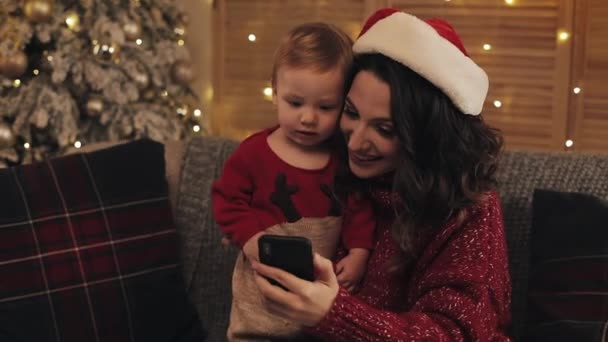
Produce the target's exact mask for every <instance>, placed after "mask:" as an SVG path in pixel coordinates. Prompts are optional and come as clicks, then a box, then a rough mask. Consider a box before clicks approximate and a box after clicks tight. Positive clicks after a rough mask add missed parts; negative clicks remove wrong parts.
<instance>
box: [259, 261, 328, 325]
mask: <svg viewBox="0 0 608 342" xmlns="http://www.w3.org/2000/svg"><path fill="white" fill-rule="evenodd" d="M252 265H253V269H254V270H255V271H256V274H255V282H256V284H257V285H258V288H259V289H260V292H261V293H262V296H263V297H264V298H265V299H266V306H267V308H268V310H269V311H270V312H272V313H274V314H276V315H279V316H283V317H286V318H287V319H289V320H291V321H294V322H296V323H299V324H301V325H303V326H307V327H312V326H315V325H317V323H319V322H320V321H321V320H322V319H323V317H325V315H327V313H328V312H329V310H330V309H331V306H332V304H333V302H334V299H336V296H337V295H338V290H339V289H340V287H339V285H338V279H337V278H336V275H335V273H334V270H333V265H332V263H331V261H329V260H328V259H325V258H323V257H322V256H320V255H318V254H316V253H315V256H314V266H315V275H316V280H315V281H314V282H310V281H307V280H304V279H300V278H298V277H296V276H294V275H293V274H291V273H288V272H285V271H283V270H281V269H278V268H274V267H270V266H267V265H264V264H261V263H259V262H252ZM264 277H268V278H272V279H274V280H276V281H277V282H279V283H280V284H281V285H283V286H284V287H285V288H286V289H288V290H289V291H285V290H283V289H282V288H280V287H278V286H274V285H272V284H270V282H268V280H267V279H265V278H264Z"/></svg>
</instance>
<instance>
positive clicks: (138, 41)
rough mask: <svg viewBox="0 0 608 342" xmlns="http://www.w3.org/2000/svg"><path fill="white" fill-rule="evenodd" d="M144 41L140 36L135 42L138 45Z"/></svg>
mask: <svg viewBox="0 0 608 342" xmlns="http://www.w3.org/2000/svg"><path fill="white" fill-rule="evenodd" d="M143 42H144V41H143V40H141V39H140V38H138V39H137V40H136V41H135V44H137V45H141V44H143Z"/></svg>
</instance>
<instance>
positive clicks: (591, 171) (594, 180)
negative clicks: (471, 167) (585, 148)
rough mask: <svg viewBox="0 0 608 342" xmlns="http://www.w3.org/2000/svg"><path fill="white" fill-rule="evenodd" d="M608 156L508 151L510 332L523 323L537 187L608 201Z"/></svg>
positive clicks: (504, 183)
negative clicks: (511, 320) (585, 194)
mask: <svg viewBox="0 0 608 342" xmlns="http://www.w3.org/2000/svg"><path fill="white" fill-rule="evenodd" d="M607 180H608V156H599V155H582V154H571V153H541V152H536V153H535V152H506V153H504V155H503V157H502V161H501V164H500V170H499V175H498V181H499V190H500V195H501V200H502V206H503V214H504V217H505V230H506V234H507V243H508V246H509V263H510V268H511V278H512V282H513V301H512V308H511V311H512V313H513V328H512V334H513V336H514V337H515V338H516V341H517V340H519V339H518V338H519V337H520V336H522V329H523V324H524V321H525V311H526V301H527V291H528V272H529V265H528V261H529V255H530V250H529V241H530V226H531V222H532V198H533V193H534V190H535V189H547V190H555V191H563V192H581V193H587V194H591V195H594V196H597V197H599V198H604V199H605V198H608V181H607Z"/></svg>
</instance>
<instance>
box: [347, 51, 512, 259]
mask: <svg viewBox="0 0 608 342" xmlns="http://www.w3.org/2000/svg"><path fill="white" fill-rule="evenodd" d="M361 71H368V72H371V73H373V74H374V75H375V76H376V77H378V78H379V79H380V80H382V81H384V82H386V83H387V84H388V85H389V86H390V91H391V94H390V98H391V104H390V106H391V117H392V121H393V125H394V130H395V132H396V134H397V136H398V140H399V143H400V146H399V155H400V157H399V158H398V165H397V167H396V170H395V173H394V176H393V182H392V190H393V191H394V192H395V193H396V194H398V195H399V197H400V200H399V201H395V202H396V203H395V208H394V211H395V213H396V220H395V223H394V226H393V227H392V233H393V237H394V238H395V240H396V241H397V242H398V244H399V246H400V248H401V250H402V252H403V254H404V255H405V256H406V257H405V258H399V259H400V261H399V264H400V265H397V266H398V268H404V267H407V266H409V264H410V263H411V261H413V260H415V259H416V258H417V257H418V253H419V248H421V246H420V244H419V243H416V241H421V240H420V239H421V238H424V236H425V235H426V234H427V233H430V232H432V231H435V230H437V229H439V228H440V227H441V226H442V225H444V224H445V223H446V222H447V221H448V220H450V219H458V220H464V218H465V217H466V212H467V211H466V210H465V209H466V208H469V207H471V206H472V205H474V204H476V203H479V202H480V201H482V200H483V199H484V195H485V194H487V192H488V191H489V190H493V189H495V187H496V178H495V173H496V170H497V164H498V157H499V154H500V151H501V150H502V144H503V140H502V135H501V134H500V132H499V131H498V130H496V129H493V128H491V127H489V126H488V125H486V123H485V122H484V121H483V119H482V118H481V116H473V115H465V114H463V113H462V112H461V111H460V110H459V109H458V108H457V107H456V106H455V105H454V104H453V103H452V101H451V100H450V99H449V98H448V97H447V96H446V95H445V94H444V93H443V92H442V91H441V90H440V89H438V88H437V87H435V86H434V85H433V84H431V83H430V82H429V81H427V80H426V79H425V78H423V77H421V76H420V75H418V74H417V73H416V72H414V71H412V70H411V69H409V68H407V67H405V66H404V65H403V64H401V63H398V62H395V61H394V60H392V59H390V58H387V57H385V56H383V55H381V54H363V55H358V56H356V57H355V61H354V66H353V71H352V75H351V77H350V78H349V80H351V81H352V79H354V77H355V76H356V74H357V73H359V72H361ZM338 177H339V178H338V179H337V185H338V186H337V189H338V190H339V189H347V188H350V189H351V191H350V192H352V189H353V187H354V188H355V189H358V191H360V190H362V189H363V191H362V192H364V193H365V192H366V191H365V188H368V189H369V187H365V186H363V187H361V186H362V183H365V181H362V180H355V179H354V177H340V176H338ZM340 179H342V180H340ZM368 183H369V182H368ZM348 184H350V186H348Z"/></svg>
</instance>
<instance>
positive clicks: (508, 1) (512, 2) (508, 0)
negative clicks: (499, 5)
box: [505, 0, 515, 5]
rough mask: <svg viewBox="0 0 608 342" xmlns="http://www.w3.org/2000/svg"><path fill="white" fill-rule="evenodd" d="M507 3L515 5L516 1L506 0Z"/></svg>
mask: <svg viewBox="0 0 608 342" xmlns="http://www.w3.org/2000/svg"><path fill="white" fill-rule="evenodd" d="M505 3H506V4H507V5H513V4H514V3H515V1H514V0H505Z"/></svg>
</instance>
